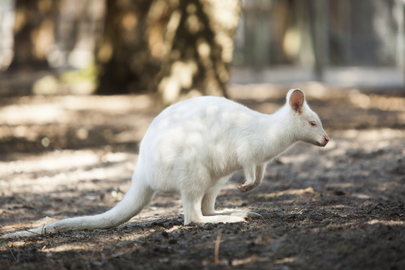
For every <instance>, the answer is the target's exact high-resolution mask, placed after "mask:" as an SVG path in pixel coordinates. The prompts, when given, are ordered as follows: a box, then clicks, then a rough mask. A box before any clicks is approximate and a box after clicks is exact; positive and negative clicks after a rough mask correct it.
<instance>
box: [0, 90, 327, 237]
mask: <svg viewBox="0 0 405 270" xmlns="http://www.w3.org/2000/svg"><path fill="white" fill-rule="evenodd" d="M298 141H304V142H307V143H311V144H314V145H317V146H325V145H326V144H327V143H328V141H329V137H328V135H326V133H325V131H324V130H323V128H322V124H321V120H320V119H319V117H318V116H317V114H316V113H314V112H313V111H312V110H311V109H310V108H309V106H308V105H307V103H306V100H305V94H304V92H302V91H301V90H299V89H291V90H290V91H289V92H288V94H287V102H286V104H285V105H284V106H283V107H282V108H281V109H280V110H278V111H277V112H276V113H274V114H272V115H267V114H262V113H259V112H256V111H252V110H250V109H248V108H246V107H245V106H243V105H240V104H238V103H235V102H233V101H230V100H227V99H225V98H220V97H198V98H193V99H190V100H186V101H183V102H179V103H177V104H175V105H172V106H170V107H168V108H166V109H165V110H164V111H162V112H161V113H160V114H159V115H158V116H157V117H156V118H155V119H154V120H153V122H152V124H151V125H150V127H149V129H148V130H147V132H146V134H145V137H144V138H143V141H142V143H141V146H140V150H139V152H140V153H139V159H138V165H137V168H136V170H135V172H134V174H133V177H132V184H131V187H130V189H129V191H128V192H127V193H126V195H125V197H124V199H123V200H122V201H121V202H119V203H118V204H117V205H116V206H115V207H113V208H112V209H111V210H109V211H107V212H105V213H103V214H99V215H95V216H85V217H75V218H69V219H64V220H61V221H57V222H54V223H51V224H48V225H44V226H43V227H38V228H34V229H31V230H28V231H22V232H14V233H10V234H6V235H3V236H2V237H3V238H9V237H16V236H32V235H34V234H46V233H53V232H61V231H67V230H81V229H101V228H111V227H115V226H118V225H120V224H122V223H124V222H126V221H128V220H129V219H130V218H131V217H133V216H135V215H136V214H138V213H139V212H140V211H141V210H142V208H144V207H145V205H147V204H148V203H149V202H150V201H151V200H152V198H153V196H154V194H155V193H156V192H158V191H160V192H164V193H176V194H180V195H181V198H182V204H183V210H184V224H189V223H191V222H195V223H207V222H211V223H217V222H242V221H245V218H246V217H256V216H260V215H259V214H256V213H253V212H241V211H235V212H222V213H220V212H215V210H214V206H215V199H216V197H217V195H218V192H219V190H220V189H221V187H222V186H224V185H225V183H226V182H227V181H228V179H229V178H230V176H231V175H232V174H233V173H234V172H236V171H239V170H243V171H244V173H245V177H246V180H245V181H244V182H243V183H242V184H241V185H239V186H238V188H239V189H240V190H242V191H250V190H252V189H253V188H255V187H257V186H258V185H260V183H261V182H262V180H263V176H264V172H265V169H266V165H267V163H268V162H269V161H270V160H271V159H273V158H274V157H276V156H278V155H279V154H281V153H282V152H283V151H285V150H286V149H287V148H288V147H289V146H291V145H292V144H294V143H295V142H298Z"/></svg>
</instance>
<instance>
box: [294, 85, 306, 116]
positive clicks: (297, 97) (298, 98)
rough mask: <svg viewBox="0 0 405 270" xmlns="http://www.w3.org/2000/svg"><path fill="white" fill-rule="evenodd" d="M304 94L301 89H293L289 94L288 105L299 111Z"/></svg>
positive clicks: (302, 103)
mask: <svg viewBox="0 0 405 270" xmlns="http://www.w3.org/2000/svg"><path fill="white" fill-rule="evenodd" d="M304 101H305V96H304V93H303V92H302V91H301V90H298V89H296V90H294V92H292V93H291V96H290V107H291V108H292V109H293V110H294V111H295V112H297V113H301V110H302V105H304Z"/></svg>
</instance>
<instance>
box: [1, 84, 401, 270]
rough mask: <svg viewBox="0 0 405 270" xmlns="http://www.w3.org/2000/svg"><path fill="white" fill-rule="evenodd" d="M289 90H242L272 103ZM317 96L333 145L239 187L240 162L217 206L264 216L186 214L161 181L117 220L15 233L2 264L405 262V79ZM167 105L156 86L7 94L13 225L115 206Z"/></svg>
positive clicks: (6, 204)
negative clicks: (397, 86)
mask: <svg viewBox="0 0 405 270" xmlns="http://www.w3.org/2000/svg"><path fill="white" fill-rule="evenodd" d="M251 87H252V88H254V87H255V86H251ZM285 90H286V89H283V91H275V90H274V91H270V90H269V92H268V95H267V94H266V95H267V96H268V98H263V97H260V98H258V97H257V96H252V97H246V94H244V95H243V96H242V95H238V93H240V92H238V91H236V92H233V98H235V99H237V100H238V101H239V102H241V103H244V104H246V105H247V106H249V107H251V108H253V109H255V110H259V111H262V112H265V113H271V112H274V110H276V109H277V108H278V107H280V106H281V105H282V104H283V102H284V97H283V95H284V93H285V92H286V91H285ZM253 92H254V91H252V93H253ZM259 92H260V91H259ZM266 95H265V96H266ZM393 96H395V98H394V97H393ZM308 100H309V104H310V106H311V108H312V109H313V110H314V111H316V112H318V114H319V115H320V116H321V118H322V119H323V123H324V127H325V130H326V131H327V132H328V134H329V135H330V137H331V139H332V141H331V142H330V143H329V144H328V145H327V147H325V148H318V147H315V146H312V145H307V144H304V143H298V144H296V145H294V146H293V147H291V149H289V150H288V151H287V152H286V153H285V154H283V155H282V156H281V157H279V158H278V159H276V160H274V161H273V162H271V163H270V165H269V166H268V168H267V171H266V175H265V180H264V181H263V183H262V185H261V186H259V187H258V188H256V189H255V190H253V191H251V192H248V193H244V192H241V191H239V190H238V189H237V188H236V186H237V185H238V184H240V183H242V182H243V180H244V176H243V173H242V172H239V173H236V174H235V175H234V176H233V177H232V179H231V181H230V182H229V183H228V184H227V185H226V186H225V187H224V188H223V190H222V192H221V193H220V196H219V197H218V200H217V209H220V210H221V209H239V210H249V211H255V212H258V213H260V214H261V215H262V216H263V218H259V219H254V220H248V221H247V222H244V223H236V224H205V225H198V224H194V225H190V226H184V225H183V215H182V207H181V201H180V198H179V197H177V196H172V195H165V194H159V195H157V196H156V198H155V199H154V200H153V201H152V203H151V204H150V205H149V206H147V207H146V208H145V209H144V210H143V211H142V212H141V214H140V215H138V216H136V217H134V218H132V219H131V220H130V221H129V222H127V223H125V224H123V225H121V226H119V227H117V228H114V229H108V230H85V231H68V232H65V233H56V234H52V235H45V236H44V235H38V236H33V237H31V238H25V239H11V240H10V239H1V240H0V268H2V269H205V268H207V269H233V268H235V269H238V268H250V269H405V101H404V100H405V94H404V92H401V91H399V92H395V93H394V94H393V93H390V96H387V95H381V94H370V93H369V94H362V93H359V92H356V91H348V90H341V91H340V92H339V91H335V90H332V89H331V90H330V91H329V89H327V90H325V91H324V94H322V95H319V94H313V95H312V94H311V93H309V94H308ZM157 114H158V109H157V107H156V103H155V102H154V99H153V97H152V96H148V95H141V96H113V97H100V96H84V97H77V96H76V97H73V96H65V97H46V98H45V97H20V98H3V99H1V100H0V124H1V125H0V196H1V197H0V226H1V229H0V234H3V233H5V232H10V231H14V230H17V229H19V230H20V229H24V228H29V227H32V226H41V225H42V224H45V223H49V222H52V221H55V220H58V219H62V218H66V217H73V216H80V215H88V214H96V213H101V212H103V211H106V210H108V209H109V208H111V207H112V206H114V204H116V203H117V202H118V201H119V200H120V199H121V198H122V196H123V193H124V192H125V191H126V190H127V189H128V188H129V185H130V178H131V175H132V172H133V170H134V168H135V167H136V160H137V153H138V147H139V142H140V140H141V139H142V136H143V134H144V132H145V131H146V129H147V127H148V125H149V123H150V122H151V121H152V119H153V118H154V117H155V116H156V115H157ZM215 247H217V252H216V251H215Z"/></svg>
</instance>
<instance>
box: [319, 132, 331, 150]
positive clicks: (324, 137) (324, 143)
mask: <svg viewBox="0 0 405 270" xmlns="http://www.w3.org/2000/svg"><path fill="white" fill-rule="evenodd" d="M329 141H330V138H329V136H328V135H326V133H325V135H323V141H322V143H321V144H320V146H322V147H325V145H327V144H328V142H329Z"/></svg>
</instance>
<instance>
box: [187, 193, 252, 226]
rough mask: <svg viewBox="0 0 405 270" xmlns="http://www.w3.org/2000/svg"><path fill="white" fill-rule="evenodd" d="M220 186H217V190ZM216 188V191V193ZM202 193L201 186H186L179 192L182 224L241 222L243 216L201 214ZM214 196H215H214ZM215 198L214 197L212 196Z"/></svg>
mask: <svg viewBox="0 0 405 270" xmlns="http://www.w3.org/2000/svg"><path fill="white" fill-rule="evenodd" d="M219 188H220V187H218V190H219ZM218 190H217V191H216V193H218ZM203 197H204V194H203V193H202V192H201V187H198V186H193V187H192V188H191V186H188V188H187V189H185V190H183V191H182V192H181V199H182V203H183V210H184V225H187V224H190V223H192V222H195V223H219V222H224V223H231V222H243V221H245V219H244V218H243V217H237V216H236V217H232V216H228V215H215V216H203V213H202V210H201V208H202V207H201V203H202V200H203ZM215 197H216V196H215ZM214 200H215V198H214Z"/></svg>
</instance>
